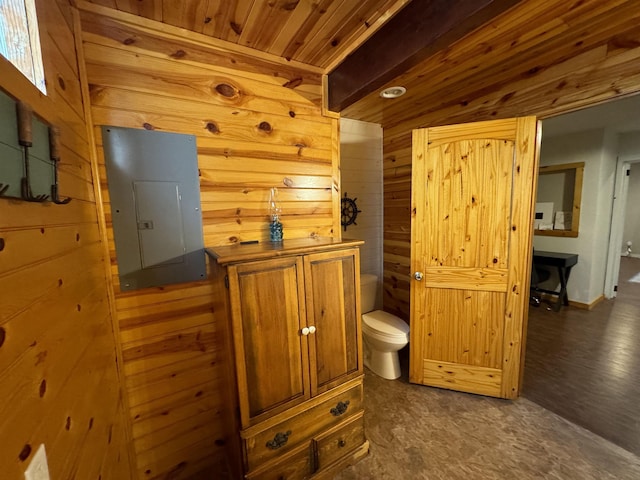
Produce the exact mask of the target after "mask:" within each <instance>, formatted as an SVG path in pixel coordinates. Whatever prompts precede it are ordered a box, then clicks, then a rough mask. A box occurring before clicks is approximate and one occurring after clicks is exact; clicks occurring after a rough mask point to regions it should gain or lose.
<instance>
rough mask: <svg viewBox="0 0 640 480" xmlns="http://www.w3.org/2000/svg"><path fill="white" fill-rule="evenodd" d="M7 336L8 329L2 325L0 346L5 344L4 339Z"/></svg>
mask: <svg viewBox="0 0 640 480" xmlns="http://www.w3.org/2000/svg"><path fill="white" fill-rule="evenodd" d="M6 338H7V331H6V330H5V329H4V327H0V347H2V345H4V341H5V340H6Z"/></svg>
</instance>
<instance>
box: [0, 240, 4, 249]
mask: <svg viewBox="0 0 640 480" xmlns="http://www.w3.org/2000/svg"><path fill="white" fill-rule="evenodd" d="M4 245H5V242H4V238H0V252H1V251H3V250H4Z"/></svg>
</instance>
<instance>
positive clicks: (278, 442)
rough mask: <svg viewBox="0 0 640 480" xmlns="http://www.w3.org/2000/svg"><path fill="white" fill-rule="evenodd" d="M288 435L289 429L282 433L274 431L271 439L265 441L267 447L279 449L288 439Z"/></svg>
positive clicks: (289, 433)
mask: <svg viewBox="0 0 640 480" xmlns="http://www.w3.org/2000/svg"><path fill="white" fill-rule="evenodd" d="M289 435H291V430H289V431H287V432H285V433H282V432H278V433H276V436H275V437H273V440H269V441H268V442H267V448H270V449H271V450H277V449H279V448H280V447H282V446H283V445H285V444H286V443H287V440H289Z"/></svg>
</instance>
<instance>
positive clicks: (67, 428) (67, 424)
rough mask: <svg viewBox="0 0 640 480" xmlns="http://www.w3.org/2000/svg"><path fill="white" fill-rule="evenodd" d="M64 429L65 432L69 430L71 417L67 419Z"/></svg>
mask: <svg viewBox="0 0 640 480" xmlns="http://www.w3.org/2000/svg"><path fill="white" fill-rule="evenodd" d="M64 429H65V430H67V431H69V430H71V417H67V421H66V423H65V424H64Z"/></svg>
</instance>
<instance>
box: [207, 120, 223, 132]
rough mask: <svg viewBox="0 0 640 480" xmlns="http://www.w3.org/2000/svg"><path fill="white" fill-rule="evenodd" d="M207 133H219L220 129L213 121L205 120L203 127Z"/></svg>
mask: <svg viewBox="0 0 640 480" xmlns="http://www.w3.org/2000/svg"><path fill="white" fill-rule="evenodd" d="M205 128H206V129H207V130H208V131H209V133H220V129H219V128H218V125H216V124H215V122H207V126H206V127H205Z"/></svg>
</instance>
